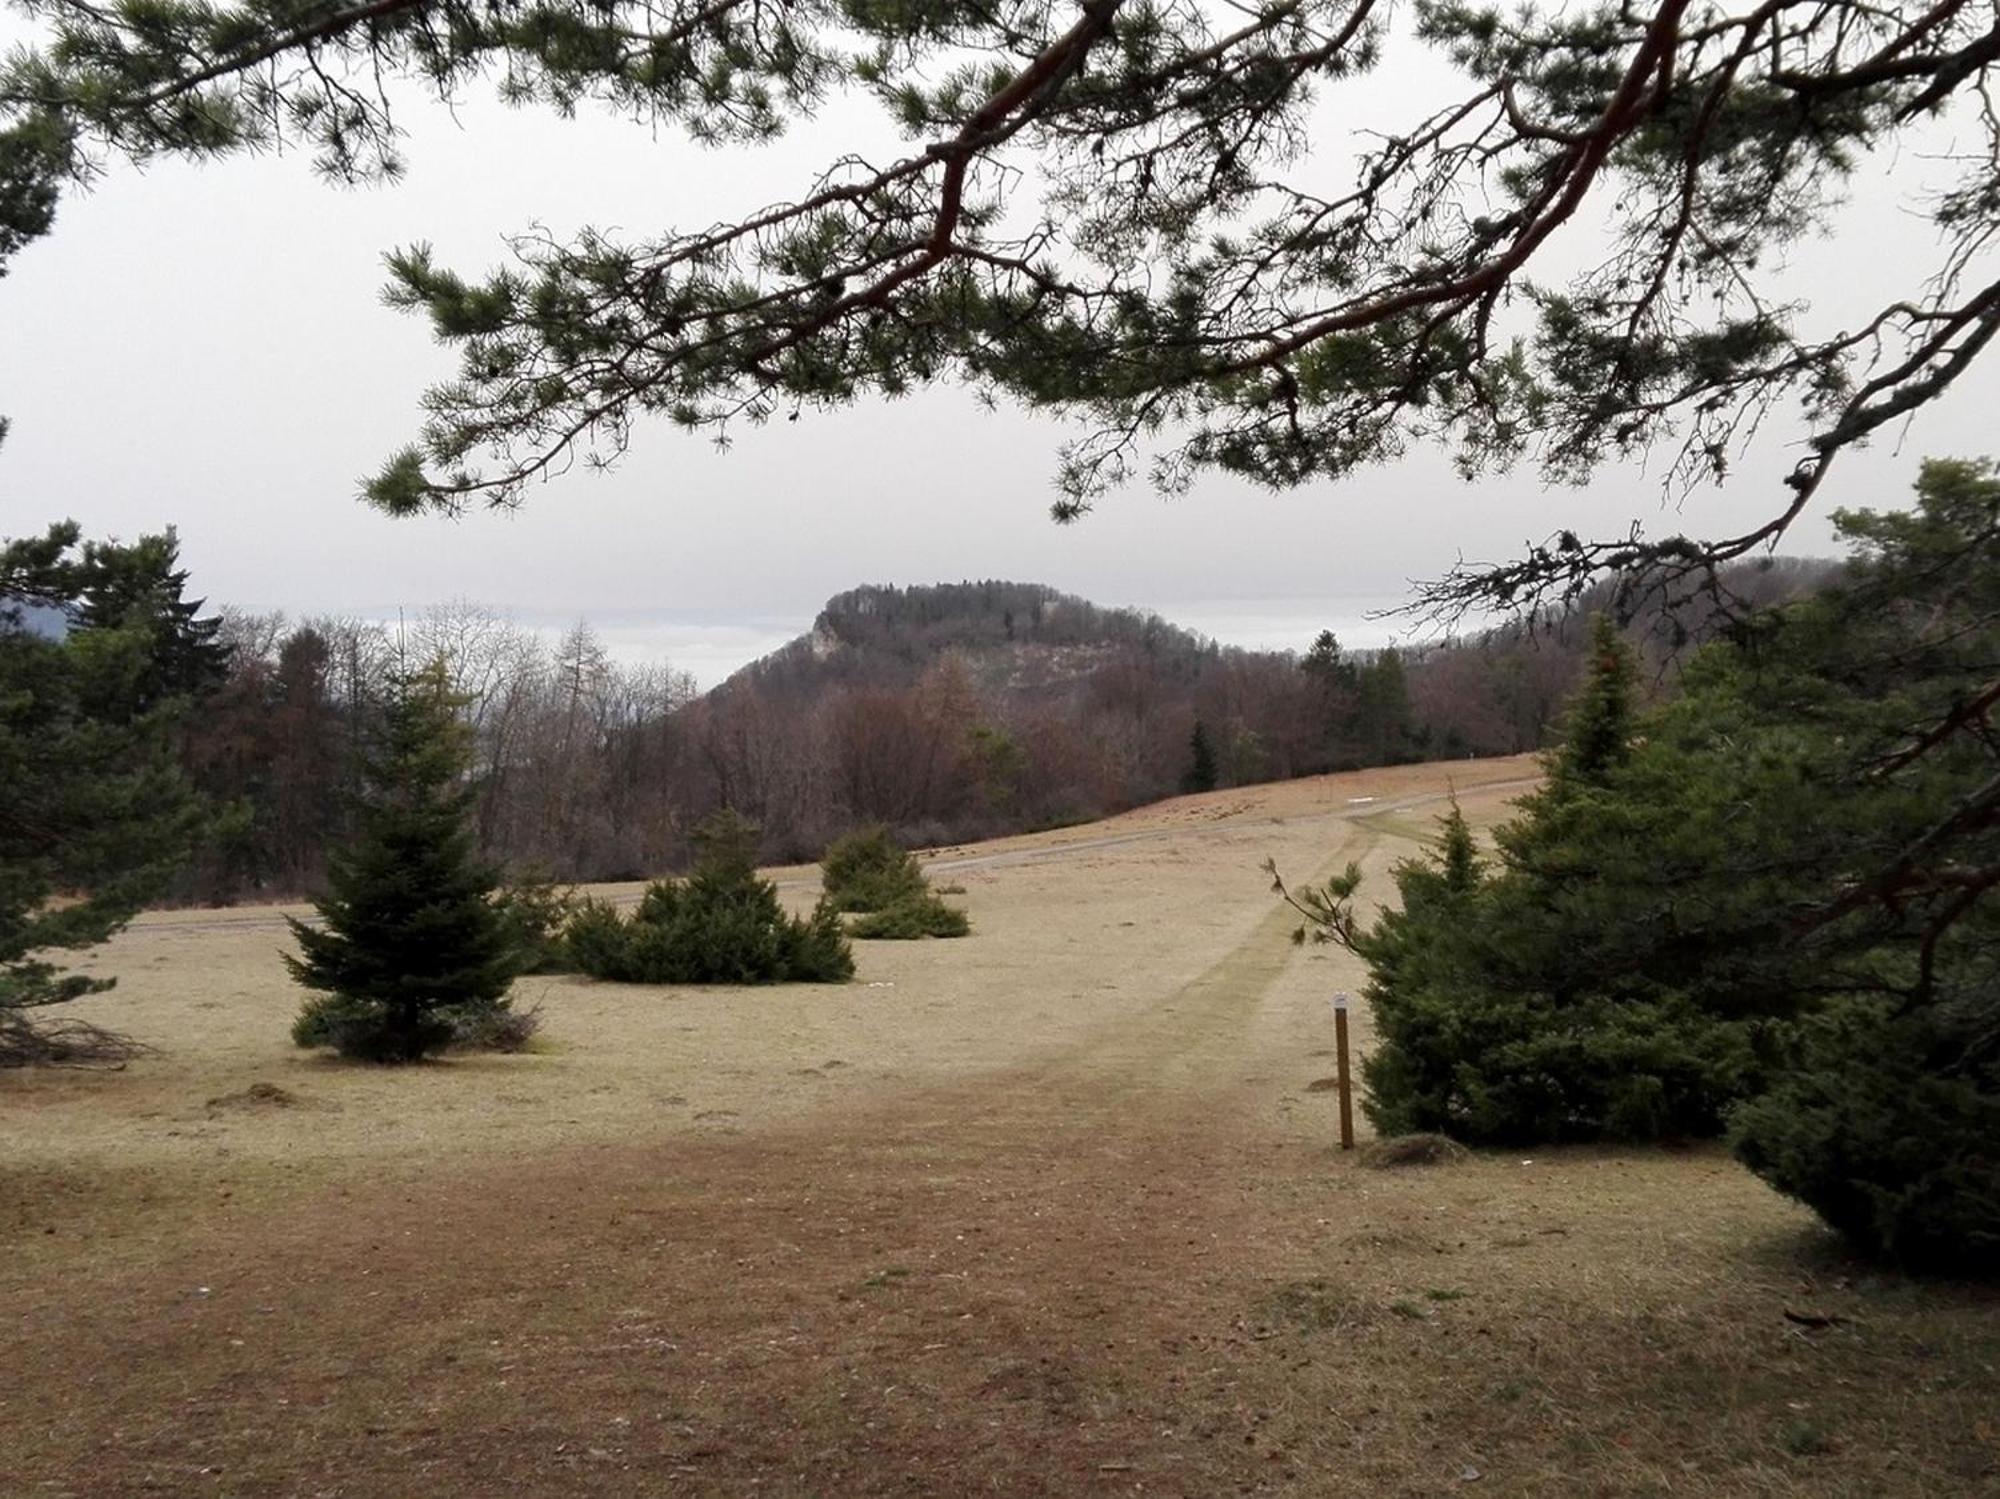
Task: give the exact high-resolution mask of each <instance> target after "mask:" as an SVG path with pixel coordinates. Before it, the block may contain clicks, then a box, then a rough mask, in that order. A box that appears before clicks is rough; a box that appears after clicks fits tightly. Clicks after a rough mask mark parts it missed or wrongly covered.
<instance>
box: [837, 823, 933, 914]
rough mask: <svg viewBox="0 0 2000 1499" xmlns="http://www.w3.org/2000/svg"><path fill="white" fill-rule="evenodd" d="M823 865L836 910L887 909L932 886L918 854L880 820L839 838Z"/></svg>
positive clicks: (914, 896)
mask: <svg viewBox="0 0 2000 1499" xmlns="http://www.w3.org/2000/svg"><path fill="white" fill-rule="evenodd" d="M819 867H820V884H821V886H822V888H823V889H824V890H825V892H826V901H827V904H829V905H830V906H832V907H833V909H834V910H836V911H884V910H887V909H888V908H889V907H890V906H893V905H896V904H898V903H899V902H901V901H905V900H910V899H912V898H917V897H921V896H923V895H924V894H925V893H926V892H927V889H928V885H927V882H926V881H925V879H924V871H923V867H922V866H921V865H920V864H918V863H917V856H916V855H915V854H913V853H911V852H909V851H908V850H907V849H905V848H903V847H902V846H901V845H900V844H898V843H897V842H896V840H895V837H894V835H892V834H891V833H890V831H889V830H888V829H887V828H886V827H883V826H882V825H881V824H879V823H878V824H876V825H875V826H873V827H866V828H861V829H859V830H858V831H856V832H852V833H849V834H847V835H846V836H845V837H843V838H836V839H835V840H834V841H833V842H832V843H831V844H829V845H828V846H827V850H826V853H825V855H824V856H823V857H822V858H821V859H820V866H819Z"/></svg>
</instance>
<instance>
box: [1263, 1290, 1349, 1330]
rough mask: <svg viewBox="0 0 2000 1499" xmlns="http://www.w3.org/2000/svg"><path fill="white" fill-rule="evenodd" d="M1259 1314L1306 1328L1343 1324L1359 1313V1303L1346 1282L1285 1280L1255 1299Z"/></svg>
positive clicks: (1344, 1325) (1265, 1318) (1320, 1328)
mask: <svg viewBox="0 0 2000 1499" xmlns="http://www.w3.org/2000/svg"><path fill="white" fill-rule="evenodd" d="M1257 1315H1258V1317H1259V1318H1260V1319H1261V1320H1263V1321H1265V1322H1269V1323H1284V1324H1288V1325H1290V1326H1293V1327H1297V1328H1301V1329H1303V1330H1304V1331H1306V1332H1326V1331H1328V1330H1330V1329H1332V1328H1336V1327H1346V1326H1348V1325H1350V1324H1351V1323H1353V1322H1355V1321H1356V1320H1358V1319H1359V1317H1360V1304H1359V1303H1358V1302H1357V1301H1356V1300H1355V1298H1354V1294H1353V1293H1352V1292H1351V1291H1349V1290H1348V1289H1347V1288H1346V1287H1345V1286H1341V1285H1336V1284H1335V1283H1334V1282H1332V1281H1329V1280H1320V1279H1313V1280H1288V1281H1286V1282H1285V1283H1284V1284H1282V1285H1280V1286H1277V1287H1275V1288H1274V1289H1273V1290H1272V1291H1271V1292H1270V1294H1269V1295H1267V1296H1265V1297H1264V1298H1263V1299H1262V1300H1261V1301H1259V1302H1258V1303H1257Z"/></svg>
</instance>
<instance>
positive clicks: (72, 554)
mask: <svg viewBox="0 0 2000 1499" xmlns="http://www.w3.org/2000/svg"><path fill="white" fill-rule="evenodd" d="M78 536H79V532H78V528H77V527H76V526H75V524H74V523H65V524H62V525H58V526H53V527H51V528H50V530H49V531H48V533H47V534H46V535H45V536H43V537H39V538H34V539H28V540H20V541H9V542H7V543H5V544H4V546H0V1066H8V1065H20V1064H23V1063H29V1062H61V1061H81V1060H92V1059H103V1058H108V1057H115V1056H117V1055H120V1054H123V1053H124V1052H125V1051H126V1050H127V1049H128V1045H129V1044H128V1043H124V1042H122V1041H121V1040H120V1038H118V1037H116V1036H113V1035H111V1034H110V1033H108V1032H105V1031H103V1030H101V1029H99V1028H97V1027H95V1026H91V1025H88V1024H84V1023H81V1022H77V1021H68V1020H49V1019H47V1018H45V1017H43V1016H41V1015H40V1014H39V1013H38V1012H39V1011H41V1010H42V1009H44V1008H45V1007H47V1006H50V1005H56V1004H60V1003H62V1002H63V1001H65V1000H70V999H75V998H77V997H78V996H80V995H84V994H91V993H96V992H99V991H102V990H105V989H108V988H110V987H111V986H112V983H113V981H112V980H110V979H96V978H87V977H84V976H82V975H79V974H74V973H64V972H62V971H61V970H60V969H59V968H58V967H57V965H56V964H55V963H54V962H52V961H51V960H50V956H49V955H50V954H52V953H54V952H58V951H64V950H75V949H79V948H86V947H91V946H94V945H95V944H97V943H100V942H102V941H104V940H105V939H106V938H108V937H110V936H111V935H112V934H113V933H114V932H116V931H117V930H118V929H119V928H120V927H122V926H123V925H124V924H125V923H126V922H127V921H128V920H130V919H131V917H132V916H133V915H134V914H135V913H136V912H137V911H138V910H139V909H140V907H141V906H142V905H144V904H145V902H147V901H148V900H151V899H153V898H155V897H157V896H158V895H159V894H160V893H162V891H163V890H164V889H165V887H166V885H167V883H168V882H169V881H170V880H171V879H172V878H173V876H174V874H175V873H176V872H177V871H178V869H179V868H180V867H181V866H182V865H183V864H184V863H185V862H186V860H187V858H188V856H189V855H190V853H191V852H192V850H193V848H194V846H195V844H196V842H197V840H198V839H199V838H200V837H201V835H202V834H203V833H204V832H205V831H207V829H208V827H209V825H210V822H209V818H208V815H207V813H206V811H205V809H204V808H203V807H202V805H201V804H200V802H199V800H198V799H197V798H196V797H195V795H194V793H193V792H192V791H191V790H190V789H189V787H188V785H187V782H186V780H185V779H184V777H183V776H182V774H181V772H180V769H179V766H178V758H177V754H176V747H177V746H176V741H177V735H178V731H179V727H180V724H181V720H182V718H183V716H184V714H185V711H186V708H187V702H186V699H185V698H182V697H177V696H167V695H164V693H163V690H162V684H163V683H166V682H169V681H173V680H175V678H174V669H173V662H174V659H175V655H176V651H177V648H178V647H179V646H180V645H181V644H183V643H184V640H183V638H182V635H181V633H180V632H181V631H182V630H183V629H186V628H187V627H188V625H189V622H190V621H191V620H192V615H191V614H183V613H182V612H181V610H180V599H179V593H178V583H177V582H175V583H172V584H171V585H170V586H167V587H163V588H162V589H161V590H159V591H157V592H154V593H150V594H148V595H146V596H145V597H142V598H138V599H134V600H131V601H129V602H128V603H126V604H125V605H124V606H122V607H120V608H117V609H115V610H114V609H111V608H109V607H108V606H106V602H105V599H104V597H103V596H102V595H95V594H93V587H94V585H95V583H96V581H97V580H98V579H99V578H101V577H102V576H103V575H104V573H105V572H106V571H107V570H108V571H111V572H118V573H122V572H123V570H124V569H125V568H126V567H127V566H138V565H139V561H138V558H139V557H140V556H143V555H156V554H157V553H156V544H157V543H160V542H161V541H162V538H145V539H144V540H142V541H141V542H140V543H138V544H136V545H135V546H134V547H132V548H119V547H115V546H110V545H93V546H92V547H90V548H89V549H87V550H86V551H84V552H82V553H81V554H79V552H78V549H77V548H78ZM169 550H170V544H169ZM195 623H196V625H197V632H198V625H199V622H195ZM57 896H61V897H62V899H60V900H58V899H56V897H57Z"/></svg>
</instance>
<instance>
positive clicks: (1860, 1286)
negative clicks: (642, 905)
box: [0, 760, 2000, 1499]
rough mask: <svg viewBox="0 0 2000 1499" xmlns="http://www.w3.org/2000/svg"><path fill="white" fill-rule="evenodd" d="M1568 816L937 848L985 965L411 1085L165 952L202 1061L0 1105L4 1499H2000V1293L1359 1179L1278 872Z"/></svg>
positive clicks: (151, 1028)
mask: <svg viewBox="0 0 2000 1499" xmlns="http://www.w3.org/2000/svg"><path fill="white" fill-rule="evenodd" d="M1532 773H1533V766H1532V763H1531V762H1528V761H1520V760H1516V761H1497V762H1482V763H1477V764H1460V765H1454V766H1425V767H1410V768H1406V769H1397V770H1390V771H1381V772H1370V773H1367V774H1363V775H1356V776H1339V777H1329V778H1326V779H1322V780H1316V781H1306V782H1298V783H1293V784H1289V785H1281V786H1272V787H1260V788H1254V789H1250V790H1242V791H1226V792H1217V793H1212V794H1210V795H1206V796H1200V797H1190V798H1184V799H1182V800H1179V801H1176V802H1172V803H1168V804H1165V805H1163V806H1160V807H1156V808H1149V809H1146V810H1144V811H1142V812H1139V813H1135V814H1132V815H1129V816H1126V817H1121V818H1117V819H1114V820H1112V821H1110V822H1106V823H1101V824H1096V825H1093V826H1091V827H1088V828H1073V829H1067V830H1064V831H1061V832H1057V833H1051V834H1044V835H1038V836H1035V837H1029V838H1017V839H1010V840H1006V841H1004V842H1000V843H994V844H987V845H981V846H979V847H976V848H961V849H948V850H941V851H939V852H938V854H937V855H936V856H935V858H934V860H933V864H932V868H933V872H934V878H935V879H937V880H938V881H939V882H941V883H955V884H959V885H962V886H964V888H965V892H966V894H965V897H964V899H965V903H966V904H967V905H968V907H969V908H970V910H971V912H972V915H973V919H974V923H975V926H974V934H973V936H972V937H970V938H969V939H966V940H964V941H959V942H942V943H904V944H868V945H863V946H862V947H861V948H860V965H861V966H860V976H859V978H858V980H857V981H856V982H855V983H853V984H851V985H848V986H845V987H840V988H791V989H778V990H734V989H723V990H673V989H647V988H618V987H611V986H601V985H593V984H590V983H587V982H583V981H576V980H569V979H530V980H527V981H524V983H523V984H522V986H521V991H520V992H521V997H522V999H523V1000H525V1001H527V1002H530V1003H537V1002H538V1003H539V1004H540V1005H541V1007H542V1013H543V1016H544V1022H545V1023H544V1027H543V1032H542V1039H541V1044H540V1046H539V1049H538V1050H536V1051H534V1052H532V1053H530V1054H526V1055H521V1056H507V1057H497V1056H496V1057H477V1058H468V1059H459V1060H453V1061H449V1062H446V1063H442V1064H437V1065H431V1066H425V1067H420V1068H416V1069H411V1070H408V1071H400V1072H398V1071H382V1070H373V1069H369V1068H365V1067H359V1066H353V1065H346V1064H341V1063H337V1062H333V1061H329V1060H326V1059H322V1058H317V1057H312V1056H307V1055H304V1054H302V1053H299V1052H297V1051H295V1050H294V1049H292V1047H291V1046H290V1044H289V1041H288V1038H287V1035H286V1031H287V1027H288V1024H289V1022H290V1018H291V1015H292V1012H293V1010H294V1009H295V1007H296V1003H297V999H298V994H297V991H295V990H292V989H290V988H289V986H288V984H287V982H286V980H285V978H284V975H283V973H282V972H281V970H280V968H279V965H278V962H277V956H276V955H277V951H278V949H279V948H280V947H281V946H282V944H283V942H284V931H283V928H282V924H281V923H280V922H279V920H278V913H277V912H275V911H272V910H268V909H245V910H238V911H230V912H172V913H165V912H163V913H159V914H157V915H154V916H149V917H147V918H145V919H143V920H141V921H140V922H138V923H137V924H135V925H134V926H133V927H132V928H131V930H130V931H128V932H127V933H126V934H125V935H124V936H122V937H121V938H120V939H118V940H117V941H116V942H115V943H113V944H112V945H111V946H110V947H109V948H107V949H106V950H105V951H104V952H103V953H102V955H101V960H100V966H101V967H102V969H103V970H104V971H106V972H112V973H116V974H117V975H118V976H119V987H118V989H117V990H116V991H115V992H114V993H112V994H110V995H107V996H104V997H102V998H100V999H95V1000H91V1001H88V1002H86V1003H85V1004H83V1005H80V1006H79V1007H78V1009H79V1011H80V1012H81V1013H83V1014H86V1015H87V1016H89V1017H90V1018H94V1019H98V1020H101V1021H104V1022H106V1023H110V1024H115V1025H116V1026H118V1027H120V1028H121V1029H124V1030H126V1031H128V1032H129V1033H131V1034H133V1035H135V1036H137V1037H138V1038H139V1039H141V1040H143V1041H145V1042H147V1043H149V1044H151V1045H152V1046H154V1047H156V1048H157V1050H156V1052H155V1053H153V1054H151V1055H149V1056H146V1057H144V1058H142V1059H141V1060H139V1061H137V1062H135V1063H134V1064H132V1065H131V1066H129V1067H128V1068H126V1069H124V1070H122V1071H117V1072H95V1073H91V1072H49V1073H33V1074H20V1073H15V1074H11V1075H0V1494H4V1495H6V1496H8V1499H13V1496H56V1495H77V1496H90V1499H97V1496H124V1495H156V1494H166V1495H182V1494H186V1495H216V1496H253V1495H254V1496H300V1499H313V1496H328V1499H332V1496H340V1499H360V1496H383V1499H420V1496H423V1499H428V1496H474V1495H476V1496H488V1495H493V1496H498V1495H514V1494H520V1495H572V1494H575V1495H586V1494H588V1495H634V1496H639V1495H644V1496H654V1495H678V1494H702V1493H730V1494H751V1493H754V1494H760V1495H800V1496H803V1495H828V1496H837V1495H849V1494H906V1495H959V1494H987V1493H990V1494H1047V1495H1071V1494H1092V1495H1094V1494H1105V1495H1129V1494H1147V1495H1189V1496H1208V1495H1226V1494H1299V1495H1356V1496H1360V1495H1367V1496H1396V1495H1434V1494H1435V1495H1445V1494H1460V1493H1463V1494H1466V1495H1469V1496H1477V1495H1481V1494H1508V1495H1513V1494H1524V1495H1549V1496H1558V1495H1560V1496H1574V1495H1620V1496H1622V1495H1661V1496H1668V1495H1672V1496H1722V1495H1787V1496H1799V1499H1805V1496H1811V1499H1823V1496H1838V1495H1912V1496H1931V1495H1938V1496H1955V1495H1977V1494H2000V1374H1996V1368H2000V1297H1997V1296H1996V1295H1995V1294H1993V1293H1992V1292H1987V1291H1979V1290H1976V1289H1971V1288H1966V1287H1955V1286H1949V1285H1911V1284H1908V1283H1903V1282H1899V1281H1897V1280H1895V1279H1894V1278H1890V1277H1884V1276H1881V1275H1878V1274H1875V1273H1872V1272H1870V1271H1868V1270H1867V1269H1865V1268H1863V1267H1859V1266H1856V1265H1854V1264H1852V1263H1849V1262H1847V1261H1845V1260H1843V1259H1842V1258H1841V1257H1840V1255H1839V1254H1838V1253H1837V1251H1836V1250H1835V1249H1834V1247H1833V1246H1832V1245H1831V1244H1830V1242H1829V1241H1828V1240H1827V1239H1826V1238H1825V1236H1824V1235H1822V1234H1821V1233H1820V1232H1819V1231H1818V1230H1817V1229H1816V1228H1815V1227H1814V1226H1813V1224H1812V1221H1811V1219H1810V1218H1809V1216H1808V1215H1807V1214H1805V1213H1804V1212H1803V1211H1801V1210H1799V1209H1798V1208H1796V1207H1794V1206H1792V1205H1790V1204H1788V1203H1786V1202H1784V1201H1782V1200H1781V1199H1779V1198H1777V1197H1776V1196H1774V1195H1773V1194H1771V1193H1770V1192H1768V1191H1767V1190H1766V1189H1765V1188H1764V1187H1763V1186H1762V1185H1761V1184H1759V1183H1758V1182H1757V1181H1756V1180H1755V1179H1754V1178H1752V1177H1750V1176H1749V1175H1748V1174H1747V1173H1745V1172H1743V1171H1742V1170H1740V1169H1739V1168H1737V1167H1736V1166H1735V1165H1734V1164H1733V1163H1732V1162H1731V1161H1730V1160H1729V1158H1728V1157H1727V1156H1726V1155H1725V1154H1723V1153H1722V1152H1720V1151H1719V1150H1715V1149H1708V1148H1704V1149H1699V1150H1688V1151H1678V1152H1676V1151H1624V1152H1612V1151H1577V1150H1566V1151H1555V1152H1534V1153H1530V1154H1529V1155H1526V1156H1489V1155H1481V1156H1474V1157H1471V1158H1470V1159H1467V1160H1463V1161H1459V1162H1456V1163H1450V1164H1443V1165H1435V1166H1425V1167H1404V1168H1397V1169H1382V1168H1380V1167H1377V1166H1373V1165H1371V1164H1369V1162H1368V1160H1367V1159H1366V1156H1367V1152H1366V1151H1365V1150H1364V1151H1362V1152H1357V1153H1355V1154H1352V1155H1344V1154H1342V1153H1341V1152H1339V1151H1338V1150H1336V1149H1334V1148H1333V1147H1332V1140H1333V1130H1334V1105H1333V1099H1332V1095H1331V1094H1330V1093H1328V1092H1326V1091H1325V1090H1324V1089H1323V1088H1320V1087H1318V1086H1316V1085H1318V1084H1320V1083H1321V1082H1322V1080H1323V1079H1325V1078H1326V1076H1327V1075H1328V1074H1329V1073H1330V1072H1331V1070H1332V1062H1331V1058H1330V1054H1329V1048H1330V1046H1331V1022H1330V1016H1329V1013H1328V1010H1327V1006H1326V999H1327V997H1328V995H1329V994H1330V993H1332V992H1333V991H1334V990H1335V989H1337V988H1341V987H1355V986H1356V985H1357V983H1358V979H1359V975H1358V974H1357V973H1356V972H1355V971H1354V969H1353V967H1352V966H1351V964H1350V963H1349V961H1348V960H1346V959H1345V958H1344V957H1342V956H1341V955H1339V954H1336V953H1330V952H1328V951H1325V950H1305V951H1300V950H1296V949H1294V948H1293V947H1292V946H1291V945H1290V944H1289V943H1288V942H1287V941H1286V940H1285V939H1286V934H1287V931H1288V929H1289V923H1288V922H1287V921H1286V920H1285V919H1284V916H1283V914H1282V913H1281V912H1280V911H1279V910H1278V909H1277V908H1276V905H1275V902H1274V900H1273V899H1272V897H1271V896H1270V895H1269V893H1268V889H1267V885H1266V881H1265V879H1264V877H1263V876H1262V875H1261V874H1260V873H1259V869H1258V866H1259V864H1260V862H1261V861H1262V860H1263V859H1264V858H1265V857H1266V856H1267V855H1270V856H1275V857H1276V858H1277V860H1278V862H1279V865H1280V867H1281V868H1283V869H1284V870H1285V872H1286V874H1287V875H1288V876H1290V877H1293V878H1303V877H1306V876H1316V875H1323V874H1325V873H1327V872H1330V871H1331V870H1333V869H1335V868H1337V867H1339V866H1340V865H1343V864H1345V863H1346V862H1347V861H1348V860H1349V859H1359V860H1361V862H1362V864H1363V866H1364V867H1365V868H1366V869H1368V870H1369V871H1370V873H1371V875H1372V876H1373V878H1372V879H1371V881H1370V886H1369V888H1370V889H1371V890H1373V891H1374V892H1376V893H1378V894H1379V893H1380V892H1381V891H1382V890H1383V888H1384V887H1385V886H1386V883H1387V882H1386V871H1387V869H1388V867H1389V866H1390V865H1391V864H1392V863H1393V862H1395V860H1397V859H1398V858H1401V857H1405V856H1407V855H1408V854H1409V853H1410V852H1412V851H1413V849H1414V847H1415V844H1414V843H1413V841H1412V839H1413V836H1418V835H1421V834H1422V832H1423V831H1424V830H1425V829H1426V827H1427V825H1428V823H1429V819H1430V816H1431V814H1432V813H1433V812H1434V811H1435V809H1436V805H1437V799H1438V798H1439V797H1440V795H1441V794H1442V792H1443V791H1444V789H1445V787H1446V785H1447V782H1448V781H1451V782H1455V783H1456V785H1457V788H1458V791H1459V794H1460V797H1461V800H1462V802H1463V804H1464V806H1465V807H1466V810H1467V813H1468V815H1469V816H1471V817H1472V818H1473V819H1474V821H1475V823H1476V824H1482V825H1484V824H1490V823H1491V822H1493V821H1494V820H1495V819H1497V818H1498V817H1500V816H1501V815H1503V814H1504V809H1505V805H1506V801H1507V798H1508V797H1509V796H1511V795H1515V794H1518V792H1519V790H1520V789H1521V788H1522V786H1523V785H1524V784H1525V781H1526V778H1527V777H1529V776H1531V775H1532ZM1360 798H1373V800H1359V799H1360ZM779 878H780V879H781V881H782V882H783V884H784V886H785V888H786V889H787V891H788V893H789V894H790V895H792V896H794V897H795V898H796V899H797V900H798V901H800V902H801V903H804V902H807V901H809V900H810V898H811V890H812V872H811V871H810V870H792V871H780V872H779ZM1357 1038H1358V1040H1359V1041H1360V1043H1361V1044H1362V1045H1363V1046H1366V1044H1367V1042H1368V1031H1367V1025H1366V1019H1365V1016H1364V1017H1362V1019H1361V1024H1360V1026H1359V1028H1358V1037H1357Z"/></svg>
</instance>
